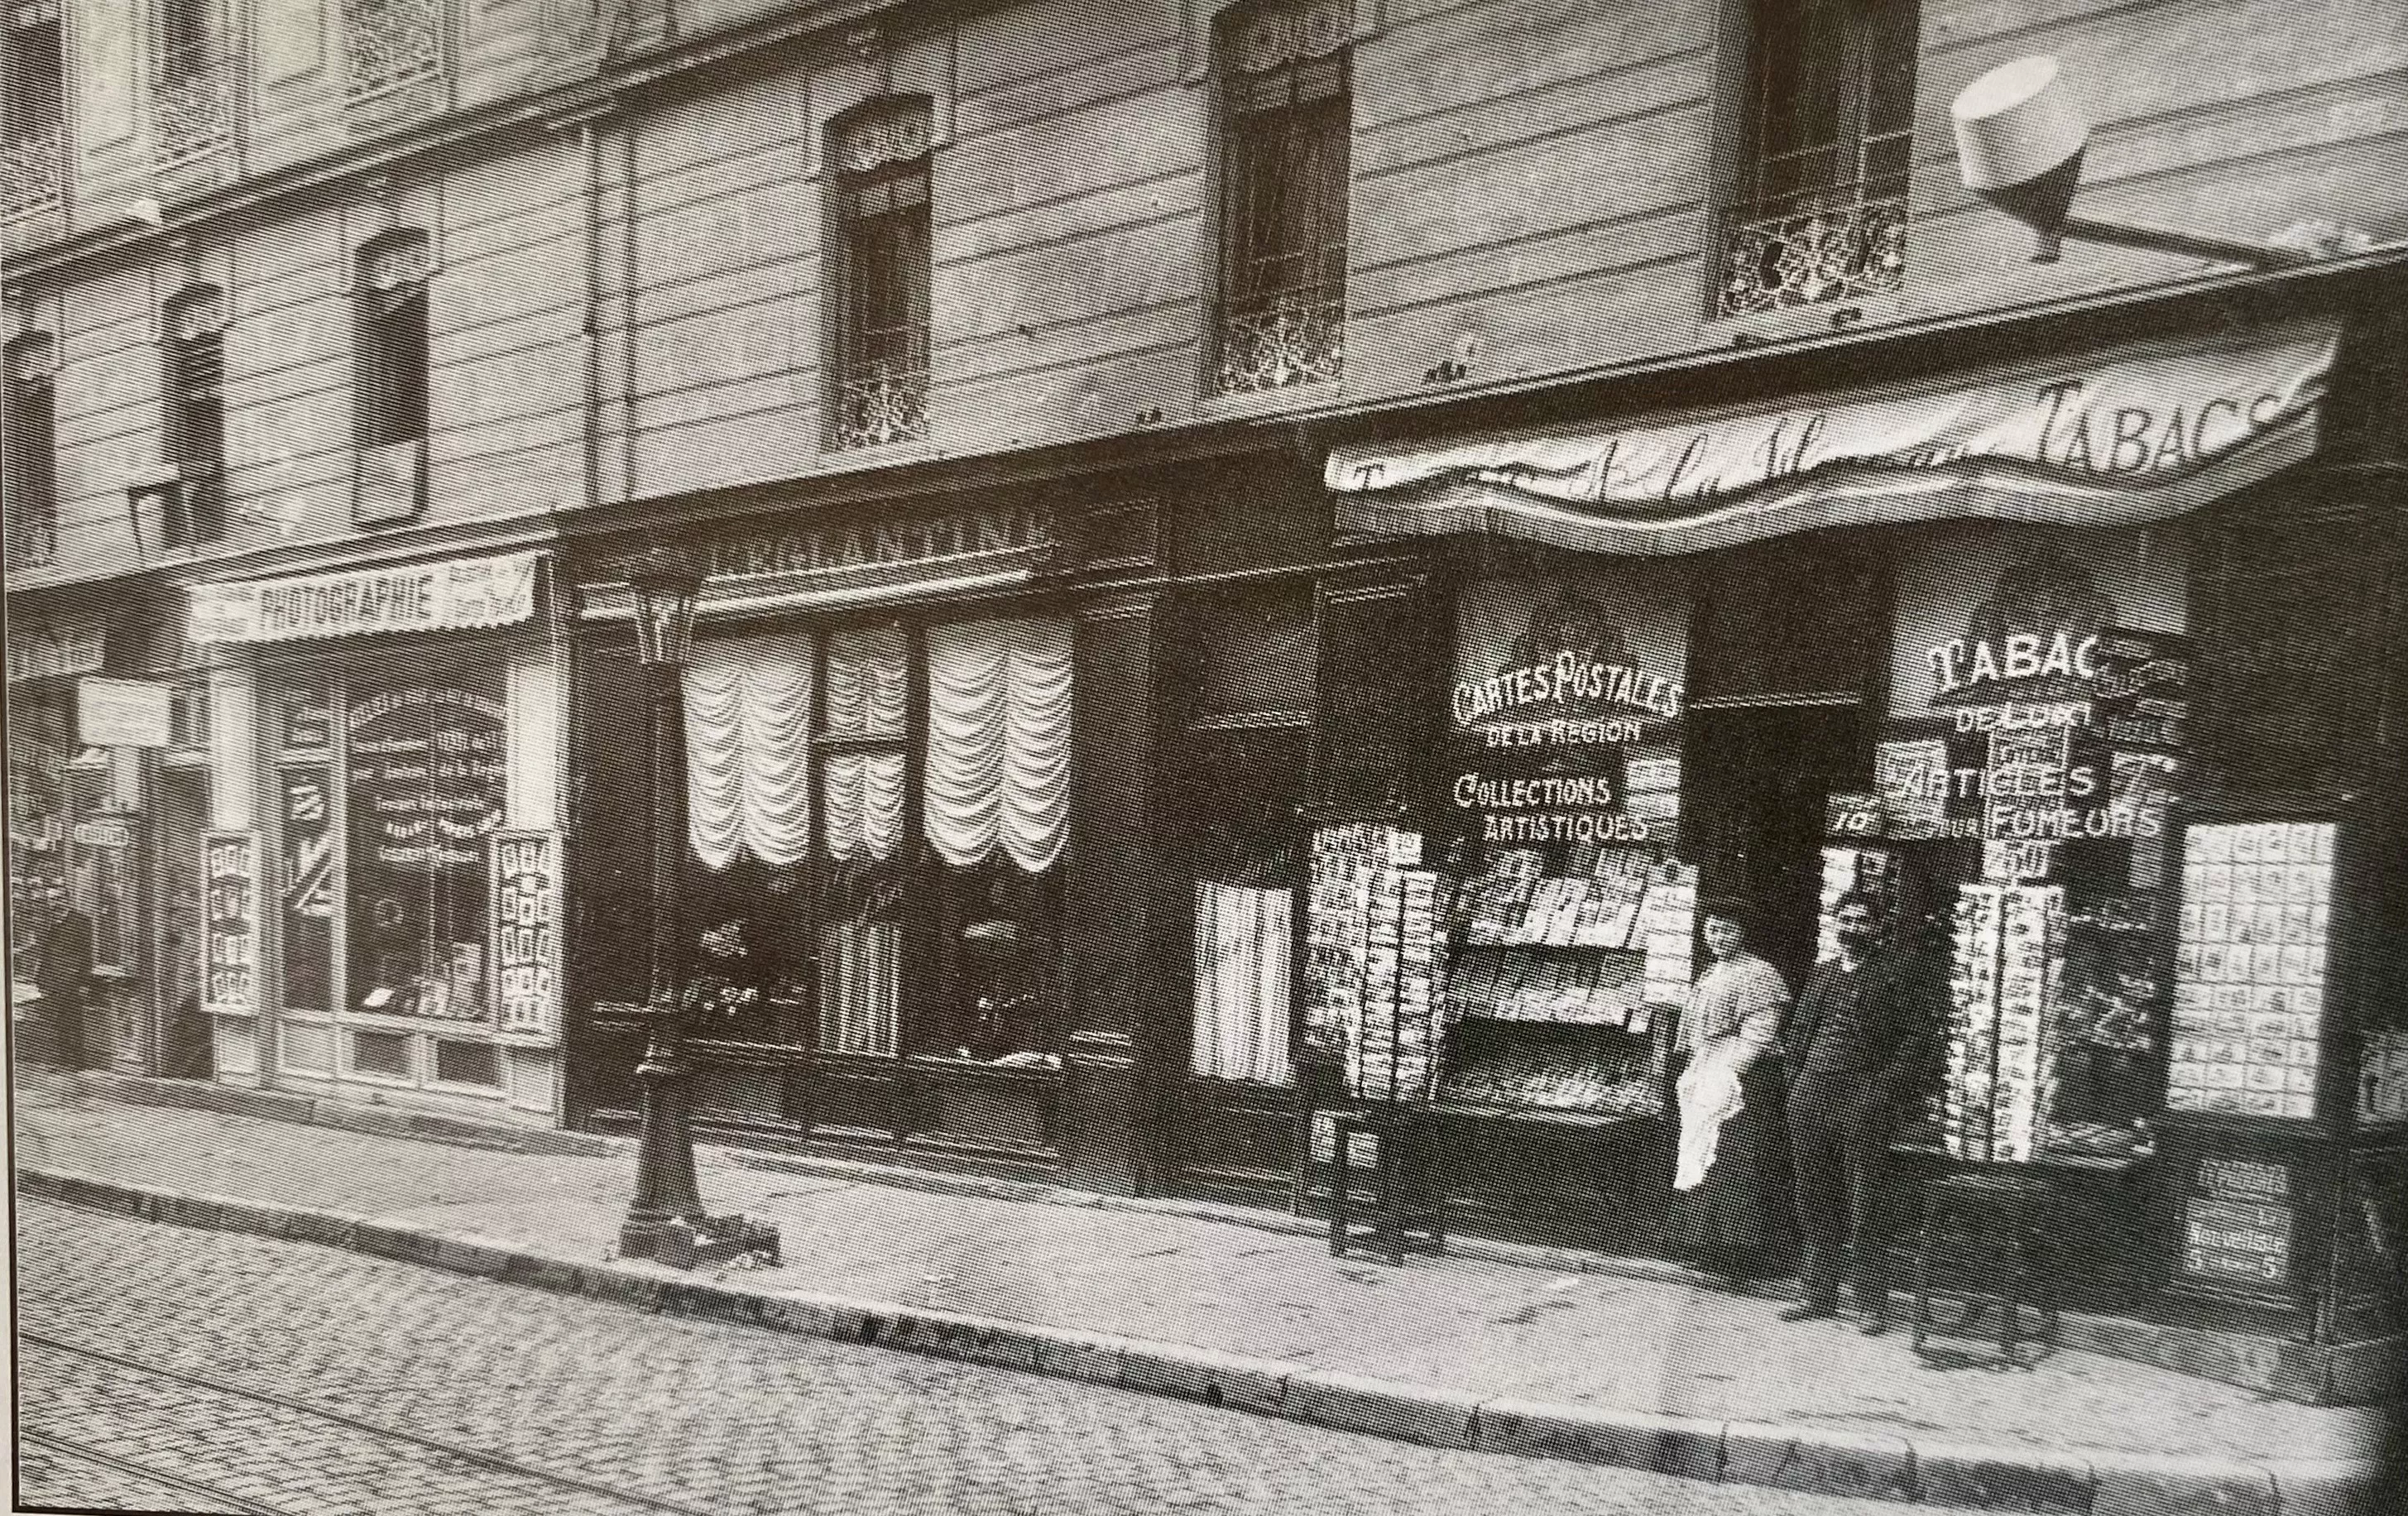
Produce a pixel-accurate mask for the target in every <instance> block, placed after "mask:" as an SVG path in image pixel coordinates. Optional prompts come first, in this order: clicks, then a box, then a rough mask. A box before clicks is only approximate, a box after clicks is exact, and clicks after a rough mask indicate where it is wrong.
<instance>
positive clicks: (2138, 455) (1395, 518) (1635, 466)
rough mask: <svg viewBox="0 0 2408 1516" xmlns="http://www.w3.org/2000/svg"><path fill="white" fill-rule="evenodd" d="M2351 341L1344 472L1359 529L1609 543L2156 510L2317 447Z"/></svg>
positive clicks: (2057, 365)
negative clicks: (2332, 372)
mask: <svg viewBox="0 0 2408 1516" xmlns="http://www.w3.org/2000/svg"><path fill="white" fill-rule="evenodd" d="M2337 341H2338V328H2337V327H2336V326H2335V325H2334V324H2333V323H2332V322H2322V321H2319V322H2298V323H2293V324H2290V325H2287V326H2285V327H2282V328H2279V329H2276V330H2272V331H2270V332H2260V333H2254V334H2250V335H2247V336H2242V337H2238V338H2233V339H2228V340H2225V341H2221V342H2216V343H2210V344H2194V345H2191V346H2188V347H2186V348H2182V349H2167V348H2162V347H2160V348H2156V349H2149V350H2127V351H2123V352H2116V353H2109V354H2105V355H2100V356H2094V357H2091V358H2088V359H2083V360H2072V361H2067V360H2056V361H2052V362H2050V363H2047V364H2044V365H2018V366H2016V367H2014V368H2011V369H2009V368H2001V369H1994V370H1988V371H1985V372H1983V373H1981V374H1978V375H1973V376H1970V377H1966V378H1960V379H1957V380H1955V381H1953V382H1943V383H1940V384H1933V385H1921V386H1914V387H1911V388H1910V387H1901V388H1900V390H1899V392H1896V393H1888V394H1869V393H1843V394H1837V395H1826V396H1818V397H1815V398H1813V399H1809V400H1807V401H1805V402H1803V403H1800V404H1797V405H1792V406H1786V407H1782V408H1776V409H1770V410H1765V409H1758V410H1753V411H1741V412H1717V413H1712V414H1699V415H1696V416H1693V417H1671V418H1666V419H1664V420H1662V421H1658V422H1652V423H1641V424H1638V425H1632V426H1627V427H1565V428H1552V429H1548V430H1544V431H1534V432H1525V433H1518V434H1512V435H1503V436H1499V435H1493V434H1492V435H1486V436H1472V437H1468V438H1464V439H1462V440H1458V441H1452V442H1445V443H1440V444H1435V445H1423V446H1404V447H1398V446H1393V445H1387V444H1380V443H1366V444H1358V445H1353V446H1347V447H1341V448H1339V449H1337V450H1335V451H1332V452H1331V454H1330V456H1329V460H1328V465H1327V467H1326V483H1327V485H1328V487H1329V488H1330V489H1331V490H1332V491H1334V492H1336V493H1338V495H1339V497H1340V507H1339V525H1340V529H1341V530H1345V531H1352V532H1357V533H1369V534H1371V535H1391V534H1396V533H1415V532H1418V533H1447V532H1458V531H1482V530H1493V531H1499V532H1504V533H1507V534H1509V535H1513V536H1524V537H1527V538H1531V539H1534V540H1540V541H1545V542H1552V543H1555V544H1556V545H1558V546H1563V547H1569V548H1575V549H1582V550H1586V551H1659V552H1660V551H1696V550H1699V549H1703V548H1710V547H1716V546H1725V545H1728V544H1731V543H1735V542H1743V541H1751V540H1756V539H1758V538H1762V537H1767V536H1778V535H1780V534H1783V533H1786V532H1793V531H1804V530H1808V529H1811V528H1820V527H1828V526H1834V525H1852V524H1871V523H1874V522H1899V521H1927V520H1939V519H1944V518H1949V517H1964V516H1985V517H1993V518H1997V519H2001V520H2009V521H2035V522H2062V523H2066V524H2085V525H2104V524H2109V523H2111V522H2137V521H2145V520H2155V519H2159V518H2162V517H2165V516H2168V515H2171V514H2173V513H2175V512H2177V511H2180V510H2184V509H2188V508H2191V507H2193V506H2196V505H2200V504H2202V503H2204V502H2205V501H2206V500H2208V499H2212V498H2214V496H2215V495H2217V494H2220V493H2228V492H2229V491H2230V490H2233V489H2237V488H2239V487H2240V486H2241V485H2242V484H2244V483H2248V482H2252V481H2254V480H2255V479H2258V478H2262V477H2264V476H2265V475H2266V474H2269V473H2271V472H2272V471H2273V470H2274V469H2276V468H2279V467H2282V466H2285V465H2288V464H2289V463H2292V462H2296V461H2297V460H2298V458H2300V457H2303V456H2305V453H2306V451H2308V449H2310V448H2312V447H2313V444H2314V418H2315V407H2316V404H2317V402H2318V401H2319V400H2320V399H2321V398H2322V396H2323V393H2324V383H2325V377H2326V374H2327V373H2328V371H2329V369H2330V367H2331V365H2332V361H2333V354H2334V351H2335V348H2336V344H2337ZM2278 443H2282V444H2285V445H2283V446H2277V444H2278ZM1433 486H1437V487H1439V488H1432V487H1433ZM1448 486H1452V487H1454V489H1452V490H1449V489H1448V488H1445V487H1448ZM1408 491H1410V492H1412V493H1409V494H1406V493H1399V492H1408ZM1391 497H1393V498H1391ZM1999 651H2003V650H1999Z"/></svg>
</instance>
